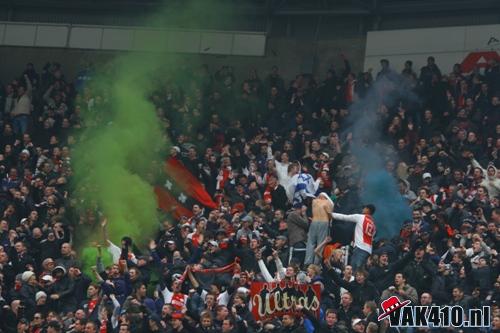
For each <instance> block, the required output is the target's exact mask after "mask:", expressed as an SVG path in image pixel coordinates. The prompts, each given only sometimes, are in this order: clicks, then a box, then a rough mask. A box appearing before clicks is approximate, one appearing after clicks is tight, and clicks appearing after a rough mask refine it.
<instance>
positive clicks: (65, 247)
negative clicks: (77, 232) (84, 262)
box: [61, 243, 71, 256]
mask: <svg viewBox="0 0 500 333" xmlns="http://www.w3.org/2000/svg"><path fill="white" fill-rule="evenodd" d="M61 254H62V255H63V256H69V255H70V254H71V245H69V243H64V244H63V245H62V246H61Z"/></svg>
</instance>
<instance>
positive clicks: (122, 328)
mask: <svg viewBox="0 0 500 333" xmlns="http://www.w3.org/2000/svg"><path fill="white" fill-rule="evenodd" d="M118 332H119V333H130V330H129V329H128V326H127V325H121V326H120V331H118Z"/></svg>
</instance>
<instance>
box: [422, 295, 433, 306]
mask: <svg viewBox="0 0 500 333" xmlns="http://www.w3.org/2000/svg"><path fill="white" fill-rule="evenodd" d="M420 304H421V305H431V304H432V296H431V294H429V293H423V294H422V296H420Z"/></svg>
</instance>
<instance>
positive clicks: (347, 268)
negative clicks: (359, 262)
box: [344, 265, 352, 278]
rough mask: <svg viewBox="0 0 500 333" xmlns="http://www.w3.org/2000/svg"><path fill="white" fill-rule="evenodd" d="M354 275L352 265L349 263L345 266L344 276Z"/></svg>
mask: <svg viewBox="0 0 500 333" xmlns="http://www.w3.org/2000/svg"><path fill="white" fill-rule="evenodd" d="M351 276H352V266H350V265H347V266H345V268H344V277H349V278H350V277H351Z"/></svg>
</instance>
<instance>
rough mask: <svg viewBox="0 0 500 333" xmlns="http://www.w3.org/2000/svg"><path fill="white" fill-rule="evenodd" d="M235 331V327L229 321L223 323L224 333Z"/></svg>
mask: <svg viewBox="0 0 500 333" xmlns="http://www.w3.org/2000/svg"><path fill="white" fill-rule="evenodd" d="M232 329H233V325H232V324H231V321H230V320H229V319H225V320H224V321H223V322H222V332H224V333H225V332H230V331H231V330H232Z"/></svg>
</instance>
